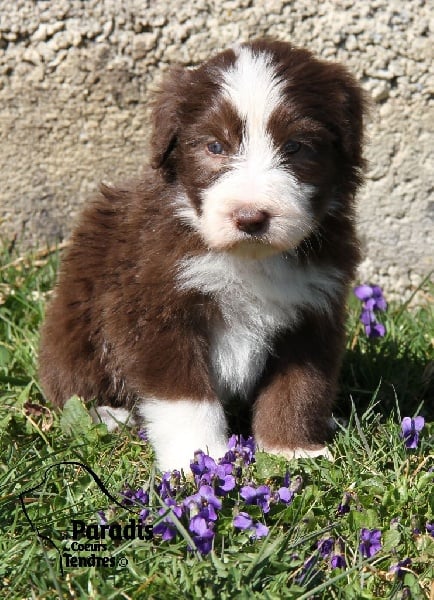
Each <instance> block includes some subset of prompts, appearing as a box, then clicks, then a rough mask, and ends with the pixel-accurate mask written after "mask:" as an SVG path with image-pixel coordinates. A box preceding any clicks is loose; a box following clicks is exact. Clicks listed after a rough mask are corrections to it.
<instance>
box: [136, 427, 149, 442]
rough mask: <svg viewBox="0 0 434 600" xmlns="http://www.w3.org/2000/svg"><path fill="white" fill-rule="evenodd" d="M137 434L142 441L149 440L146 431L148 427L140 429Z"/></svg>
mask: <svg viewBox="0 0 434 600" xmlns="http://www.w3.org/2000/svg"><path fill="white" fill-rule="evenodd" d="M137 436H138V437H139V439H141V440H142V442H147V441H148V434H147V432H146V429H139V431H138V432H137Z"/></svg>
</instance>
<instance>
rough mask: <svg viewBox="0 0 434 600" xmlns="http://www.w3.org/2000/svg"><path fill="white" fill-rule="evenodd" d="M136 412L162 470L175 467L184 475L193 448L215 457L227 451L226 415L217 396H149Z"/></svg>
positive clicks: (187, 470)
mask: <svg viewBox="0 0 434 600" xmlns="http://www.w3.org/2000/svg"><path fill="white" fill-rule="evenodd" d="M139 413H140V415H141V416H142V417H143V418H144V420H145V422H146V430H147V434H148V438H149V441H150V442H151V444H152V445H153V447H154V450H155V453H156V456H157V465H158V467H159V468H160V469H161V470H162V471H168V470H170V469H175V468H176V469H184V472H185V473H186V474H187V473H189V471H190V469H189V467H190V461H191V460H192V459H193V458H194V453H195V451H196V450H203V451H204V452H205V453H206V454H209V455H210V456H212V457H213V458H214V459H216V460H217V459H218V458H221V457H222V456H224V455H225V453H226V451H227V439H228V438H227V430H226V427H227V425H226V418H225V415H224V411H223V407H222V405H221V404H220V402H219V401H218V400H217V399H212V400H206V399H204V400H186V399H178V400H165V399H162V398H149V399H146V400H144V401H143V402H142V403H141V405H140V408H139Z"/></svg>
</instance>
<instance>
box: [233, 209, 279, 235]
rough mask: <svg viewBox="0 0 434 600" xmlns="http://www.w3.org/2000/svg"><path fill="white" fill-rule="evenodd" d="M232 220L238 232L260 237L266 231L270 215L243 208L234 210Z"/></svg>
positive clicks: (261, 211)
mask: <svg viewBox="0 0 434 600" xmlns="http://www.w3.org/2000/svg"><path fill="white" fill-rule="evenodd" d="M232 219H233V221H234V223H235V226H236V228H237V229H239V231H242V232H243V233H247V234H249V235H258V234H259V235H261V234H263V233H265V232H266V230H267V229H268V224H269V222H270V215H269V214H268V213H267V212H266V211H264V210H258V209H256V208H251V207H243V208H239V209H237V210H234V212H233V213H232Z"/></svg>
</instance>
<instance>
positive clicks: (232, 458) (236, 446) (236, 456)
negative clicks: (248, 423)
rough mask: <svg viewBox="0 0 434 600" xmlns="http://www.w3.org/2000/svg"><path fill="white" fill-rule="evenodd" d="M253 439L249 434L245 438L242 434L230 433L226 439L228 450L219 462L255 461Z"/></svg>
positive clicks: (248, 462) (248, 463)
mask: <svg viewBox="0 0 434 600" xmlns="http://www.w3.org/2000/svg"><path fill="white" fill-rule="evenodd" d="M255 449H256V444H255V440H254V439H253V438H252V437H251V436H249V437H248V438H245V437H244V436H242V435H239V436H238V435H235V434H234V435H232V436H231V437H230V438H229V440H228V451H227V452H226V454H225V455H224V457H223V458H222V459H221V461H220V462H221V463H231V464H234V463H235V462H238V461H241V462H242V463H243V464H245V465H250V464H251V463H253V462H255Z"/></svg>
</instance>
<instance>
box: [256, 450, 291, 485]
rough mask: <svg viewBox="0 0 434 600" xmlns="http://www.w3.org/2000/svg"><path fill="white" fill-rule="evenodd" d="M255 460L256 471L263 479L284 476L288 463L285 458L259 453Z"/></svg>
mask: <svg viewBox="0 0 434 600" xmlns="http://www.w3.org/2000/svg"><path fill="white" fill-rule="evenodd" d="M255 458H256V471H257V474H258V477H260V478H261V479H269V478H270V477H276V476H281V477H283V476H284V474H285V472H286V468H287V465H288V461H287V460H286V458H284V457H283V456H275V455H274V454H268V453H267V452H257V453H256V455H255Z"/></svg>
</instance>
